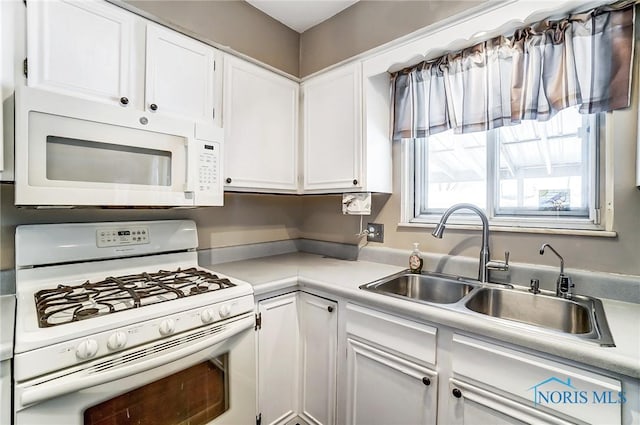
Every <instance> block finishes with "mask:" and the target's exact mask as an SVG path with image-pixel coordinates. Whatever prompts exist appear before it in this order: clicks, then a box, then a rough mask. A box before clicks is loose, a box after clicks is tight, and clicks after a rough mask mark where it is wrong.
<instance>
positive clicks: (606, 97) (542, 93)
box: [392, 1, 635, 139]
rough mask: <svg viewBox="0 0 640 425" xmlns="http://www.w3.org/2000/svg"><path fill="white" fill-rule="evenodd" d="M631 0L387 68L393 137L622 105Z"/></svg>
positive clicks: (629, 59) (626, 92)
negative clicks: (409, 64)
mask: <svg viewBox="0 0 640 425" xmlns="http://www.w3.org/2000/svg"><path fill="white" fill-rule="evenodd" d="M634 22H635V2H634V1H625V2H620V3H617V4H614V5H609V6H604V7H599V8H596V9H593V10H590V11H587V12H584V13H579V14H573V15H570V16H567V17H566V18H565V19H561V20H555V21H543V22H539V23H537V24H535V25H532V26H529V27H526V28H522V29H519V30H517V31H515V33H514V34H513V35H511V36H508V37H507V36H500V37H496V38H493V39H491V40H487V41H485V42H483V43H479V44H476V45H475V46H472V47H469V48H466V49H463V50H461V51H458V52H452V53H450V54H447V55H445V56H442V57H439V58H436V59H433V60H428V61H424V62H422V63H420V64H418V65H416V66H413V67H411V68H407V69H404V70H402V71H399V72H396V73H394V74H393V75H392V87H393V118H394V123H393V137H394V139H401V138H421V137H427V136H429V135H431V134H436V133H439V132H441V131H446V130H449V129H453V130H454V132H456V133H470V132H474V131H485V130H489V129H492V128H497V127H502V126H507V125H515V124H518V123H520V121H521V120H539V121H546V120H548V119H550V118H551V117H553V116H554V115H555V114H556V113H557V112H558V111H560V110H562V109H564V108H567V107H570V106H575V105H578V106H579V110H580V112H582V113H595V112H603V111H611V110H614V109H620V108H626V107H628V106H629V103H630V97H631V93H630V91H631V73H632V72H631V71H632V63H633V49H634Z"/></svg>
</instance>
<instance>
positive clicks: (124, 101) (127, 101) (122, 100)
mask: <svg viewBox="0 0 640 425" xmlns="http://www.w3.org/2000/svg"><path fill="white" fill-rule="evenodd" d="M120 104H121V105H123V106H127V105H128V104H129V99H127V98H126V97H124V96H123V97H121V98H120Z"/></svg>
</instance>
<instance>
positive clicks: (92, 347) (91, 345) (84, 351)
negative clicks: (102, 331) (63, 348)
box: [76, 339, 98, 360]
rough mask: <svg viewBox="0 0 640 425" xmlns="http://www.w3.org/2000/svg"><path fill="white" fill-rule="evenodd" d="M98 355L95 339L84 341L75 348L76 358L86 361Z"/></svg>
mask: <svg viewBox="0 0 640 425" xmlns="http://www.w3.org/2000/svg"><path fill="white" fill-rule="evenodd" d="M97 353H98V342H97V341H96V340H95V339H85V340H84V341H82V342H81V343H80V344H78V347H76V357H77V358H79V359H80V360H87V359H90V358H91V357H93V356H95V355H96V354H97Z"/></svg>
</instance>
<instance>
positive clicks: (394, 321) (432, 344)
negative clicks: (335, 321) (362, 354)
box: [347, 304, 438, 365]
mask: <svg viewBox="0 0 640 425" xmlns="http://www.w3.org/2000/svg"><path fill="white" fill-rule="evenodd" d="M437 331H438V329H437V328H434V327H432V326H428V325H425V324H422V323H418V322H414V321H411V320H407V319H403V318H401V317H397V316H393V315H390V314H386V313H381V312H379V311H376V310H371V309H368V308H364V307H360V306H357V305H353V304H348V305H347V333H348V334H349V335H353V336H355V337H358V338H361V339H364V340H366V341H369V342H370V343H373V344H375V345H377V346H379V347H383V348H385V349H388V350H390V351H392V352H395V353H398V354H399V355H401V356H403V357H409V358H411V359H413V360H415V361H417V362H420V363H428V364H432V365H435V364H436V334H437Z"/></svg>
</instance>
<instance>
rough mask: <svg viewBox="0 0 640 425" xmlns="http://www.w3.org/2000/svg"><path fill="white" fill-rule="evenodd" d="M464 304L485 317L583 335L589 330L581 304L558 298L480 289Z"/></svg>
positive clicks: (583, 307)
mask: <svg viewBox="0 0 640 425" xmlns="http://www.w3.org/2000/svg"><path fill="white" fill-rule="evenodd" d="M466 307H467V308H468V309H469V310H472V311H475V312H477V313H482V314H486V315H488V316H493V317H498V318H500V319H507V320H515V321H517V322H523V323H528V324H531V325H535V326H542V327H543V328H549V329H555V330H557V331H560V332H566V333H571V334H586V333H589V332H591V331H592V329H593V328H592V325H591V315H590V314H589V310H588V309H587V308H586V307H585V306H584V305H581V304H578V303H576V302H573V301H570V300H566V299H563V298H558V297H550V296H544V295H533V294H531V293H528V292H520V291H504V290H501V289H497V288H483V289H480V290H479V291H478V292H476V293H475V294H474V296H473V297H472V298H471V299H470V300H469V301H467V304H466Z"/></svg>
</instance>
